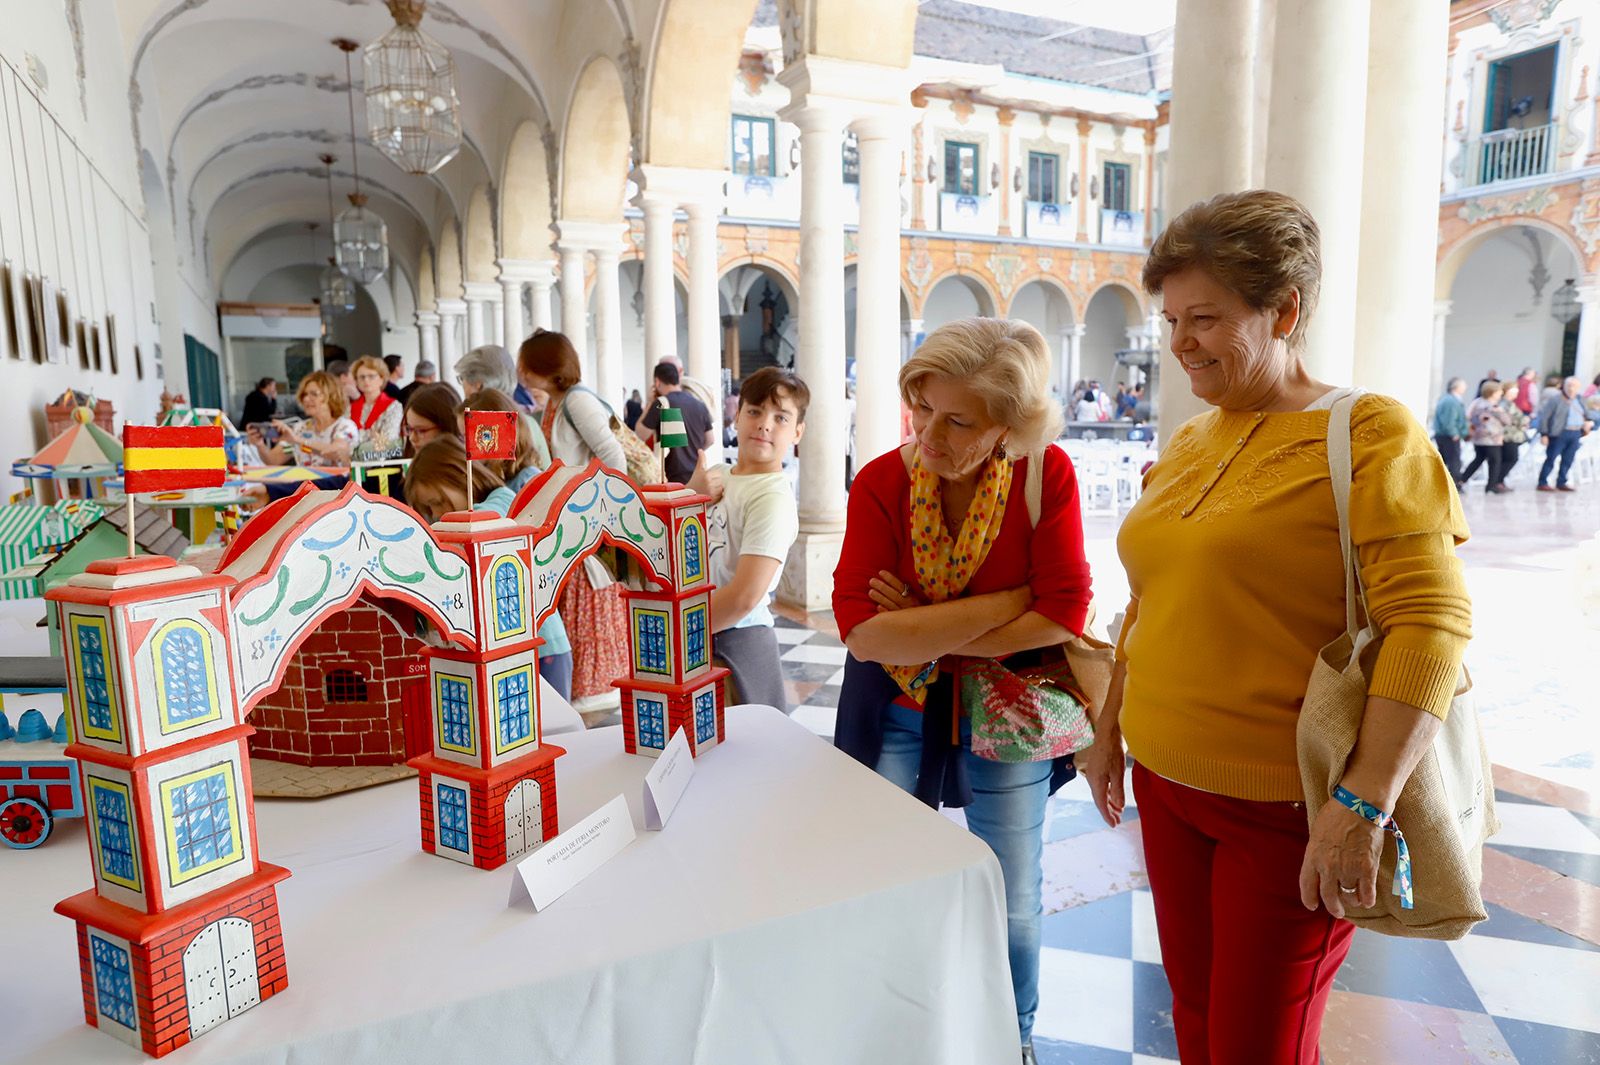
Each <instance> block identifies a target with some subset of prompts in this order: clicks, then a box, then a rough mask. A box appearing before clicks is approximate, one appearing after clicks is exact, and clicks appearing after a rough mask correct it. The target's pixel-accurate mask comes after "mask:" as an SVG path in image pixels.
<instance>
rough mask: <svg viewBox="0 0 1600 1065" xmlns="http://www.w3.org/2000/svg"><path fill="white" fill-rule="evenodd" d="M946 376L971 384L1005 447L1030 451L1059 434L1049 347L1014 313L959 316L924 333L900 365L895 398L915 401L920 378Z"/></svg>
mask: <svg viewBox="0 0 1600 1065" xmlns="http://www.w3.org/2000/svg"><path fill="white" fill-rule="evenodd" d="M933 375H937V376H940V377H948V378H950V379H951V380H952V381H959V382H961V383H962V384H963V385H965V386H966V387H967V388H968V389H970V390H971V391H972V392H973V393H974V394H975V395H976V396H977V397H978V399H979V400H981V401H982V403H983V406H984V409H985V410H986V411H987V412H988V414H989V417H990V419H992V420H993V421H994V422H995V423H996V424H997V425H1003V426H1005V428H1006V429H1007V430H1009V432H1010V438H1009V439H1008V440H1007V441H1006V451H1007V452H1008V453H1010V454H1011V455H1016V456H1021V455H1031V454H1034V453H1036V452H1038V451H1040V450H1041V449H1043V448H1044V447H1045V446H1046V445H1048V444H1050V443H1052V442H1053V441H1055V440H1056V438H1058V437H1059V436H1060V435H1061V431H1062V429H1063V428H1064V427H1065V425H1066V422H1065V420H1064V419H1063V417H1062V414H1061V404H1059V403H1057V402H1055V401H1054V400H1052V399H1051V398H1050V347H1049V345H1047V344H1046V343H1045V339H1044V337H1043V336H1042V335H1041V334H1040V333H1039V331H1038V330H1037V329H1035V328H1034V327H1033V326H1031V325H1029V324H1028V323H1027V322H1023V321H1019V320H1018V319H1015V318H958V319H956V320H955V321H953V322H947V323H945V324H944V325H941V326H940V327H939V328H937V329H935V330H934V331H933V332H931V333H929V334H928V337H927V339H926V340H924V341H923V342H922V346H921V347H919V348H918V349H917V350H916V352H915V353H914V354H913V355H912V356H911V358H910V359H909V360H908V361H907V362H906V364H905V365H904V366H902V367H900V398H901V399H902V400H904V401H905V404H906V406H908V407H910V406H915V405H916V401H917V395H918V393H920V392H921V390H922V382H923V380H924V379H926V378H927V377H929V376H933Z"/></svg>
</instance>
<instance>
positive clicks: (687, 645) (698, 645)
mask: <svg viewBox="0 0 1600 1065" xmlns="http://www.w3.org/2000/svg"><path fill="white" fill-rule="evenodd" d="M683 632H684V636H683V642H684V650H685V652H686V653H687V657H688V662H687V663H686V664H685V666H684V668H685V669H699V668H700V667H701V666H703V665H705V664H706V608H705V607H703V606H695V607H690V608H689V609H688V610H687V611H686V612H685V613H684V615H683Z"/></svg>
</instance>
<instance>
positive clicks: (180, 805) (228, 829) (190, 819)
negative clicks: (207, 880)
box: [172, 766, 234, 873]
mask: <svg viewBox="0 0 1600 1065" xmlns="http://www.w3.org/2000/svg"><path fill="white" fill-rule="evenodd" d="M228 772H229V771H228V769H227V767H226V766H224V767H222V768H220V769H218V770H217V771H216V772H215V773H210V774H207V775H206V776H203V777H200V778H199V779H198V780H193V781H190V782H189V783H188V784H185V785H184V786H183V787H181V788H175V789H173V792H172V824H173V839H174V841H175V842H176V843H177V857H178V871H179V872H180V873H187V872H189V871H190V870H192V869H199V868H202V867H204V866H206V865H209V864H211V863H212V862H215V861H217V860H218V859H220V858H226V857H227V856H228V855H230V854H232V853H233V838H234V837H233V808H232V803H230V802H229V801H228Z"/></svg>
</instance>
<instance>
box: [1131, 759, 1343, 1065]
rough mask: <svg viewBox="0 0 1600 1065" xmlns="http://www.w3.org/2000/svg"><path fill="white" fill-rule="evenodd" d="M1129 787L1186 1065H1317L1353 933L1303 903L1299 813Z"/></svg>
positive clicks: (1183, 791)
mask: <svg viewBox="0 0 1600 1065" xmlns="http://www.w3.org/2000/svg"><path fill="white" fill-rule="evenodd" d="M1133 787H1134V793H1135V795H1136V796H1137V798H1138V803H1139V825H1140V831H1141V832H1142V833H1143V835H1144V853H1145V866H1146V868H1147V869H1148V870H1149V874H1150V894H1151V895H1152V897H1153V898H1154V901H1155V910H1156V929H1157V932H1158V933H1159V935H1160V939H1161V957H1162V961H1163V963H1164V964H1165V966H1166V970H1167V982H1168V983H1170V984H1171V985H1172V1014H1173V1023H1174V1025H1175V1026H1176V1028H1177V1037H1178V1056H1179V1058H1180V1059H1181V1060H1182V1062H1183V1065H1317V1061H1318V1050H1317V1041H1318V1038H1319V1037H1320V1035H1321V1033H1322V1014H1323V1011H1324V1010H1325V1009H1326V1008H1327V1005H1328V992H1329V991H1330V990H1332V988H1333V977H1334V974H1335V973H1336V972H1338V971H1339V966H1340V965H1342V964H1343V963H1344V959H1345V955H1347V954H1349V953H1350V937H1351V935H1352V934H1353V933H1354V932H1355V925H1353V924H1351V923H1350V922H1349V921H1343V920H1335V919H1334V918H1333V917H1330V916H1329V915H1328V911H1327V910H1325V909H1322V908H1321V907H1320V906H1319V907H1318V908H1317V910H1316V911H1315V912H1311V911H1308V910H1307V909H1306V908H1305V907H1304V906H1302V905H1301V904H1300V863H1301V860H1302V859H1303V858H1304V857H1305V851H1306V842H1307V840H1308V839H1309V833H1308V831H1307V829H1306V811H1305V807H1304V806H1302V805H1301V804H1299V803H1288V802H1250V801H1248V800H1245V799H1231V798H1228V797H1227V796H1224V795H1214V794H1212V793H1210V792H1206V791H1198V790H1196V789H1194V788H1190V787H1185V786H1184V785H1182V784H1178V783H1175V782H1173V781H1171V780H1167V779H1166V778H1164V777H1161V776H1158V775H1157V774H1155V773H1152V772H1150V771H1149V770H1148V769H1146V768H1144V767H1143V766H1141V765H1136V766H1134V769H1133Z"/></svg>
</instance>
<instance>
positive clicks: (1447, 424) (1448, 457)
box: [1433, 377, 1472, 489]
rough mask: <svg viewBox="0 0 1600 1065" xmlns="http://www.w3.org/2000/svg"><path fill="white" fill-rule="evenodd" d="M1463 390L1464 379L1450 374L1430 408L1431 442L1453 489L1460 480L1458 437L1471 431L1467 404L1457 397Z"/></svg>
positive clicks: (1465, 389)
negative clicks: (1442, 391)
mask: <svg viewBox="0 0 1600 1065" xmlns="http://www.w3.org/2000/svg"><path fill="white" fill-rule="evenodd" d="M1466 394H1467V382H1466V379H1465V378H1461V377H1452V378H1450V381H1449V383H1447V384H1446V385H1445V389H1444V395H1442V396H1440V397H1439V402H1438V403H1436V404H1435V405H1434V408H1433V443H1434V446H1435V447H1437V448H1438V449H1439V455H1440V457H1441V458H1443V459H1444V468H1445V469H1447V470H1449V471H1450V479H1451V480H1452V481H1454V482H1455V485H1456V488H1457V489H1460V487H1461V481H1462V477H1461V438H1462V437H1464V436H1466V435H1467V434H1469V433H1470V432H1471V431H1472V430H1471V428H1470V427H1469V426H1468V425H1467V405H1466V403H1465V402H1464V401H1463V400H1462V398H1461V397H1462V396H1465V395H1466Z"/></svg>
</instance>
